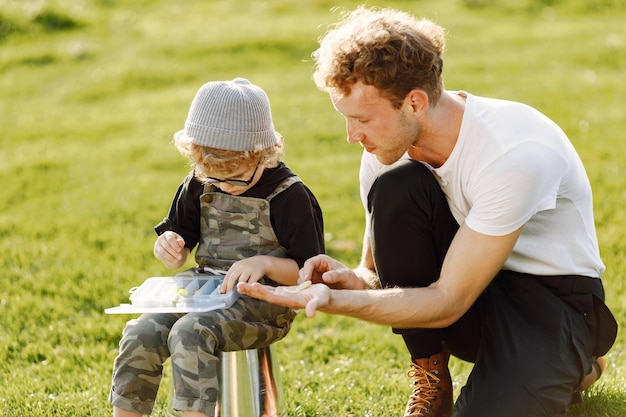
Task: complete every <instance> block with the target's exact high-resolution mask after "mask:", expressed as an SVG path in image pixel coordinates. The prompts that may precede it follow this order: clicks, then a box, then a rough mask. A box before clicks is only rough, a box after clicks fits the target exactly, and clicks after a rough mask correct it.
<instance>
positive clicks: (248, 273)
mask: <svg viewBox="0 0 626 417" xmlns="http://www.w3.org/2000/svg"><path fill="white" fill-rule="evenodd" d="M266 271H267V257H265V256H253V257H251V258H246V259H242V260H240V261H237V262H235V263H234V264H233V265H232V266H231V267H230V268H229V269H228V272H227V273H226V276H224V282H222V287H221V288H220V291H221V293H222V294H224V293H227V292H228V291H230V290H232V289H233V288H234V287H235V285H236V284H237V282H249V283H250V284H252V283H253V282H257V281H258V280H260V279H261V278H263V277H264V276H265V275H266Z"/></svg>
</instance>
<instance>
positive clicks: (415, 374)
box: [405, 363, 441, 417]
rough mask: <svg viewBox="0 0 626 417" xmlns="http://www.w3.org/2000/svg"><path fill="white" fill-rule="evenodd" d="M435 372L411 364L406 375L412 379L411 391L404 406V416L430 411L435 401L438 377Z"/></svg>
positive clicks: (412, 416) (425, 413)
mask: <svg viewBox="0 0 626 417" xmlns="http://www.w3.org/2000/svg"><path fill="white" fill-rule="evenodd" d="M436 373H438V372H437V371H435V372H429V371H427V370H426V369H424V368H422V367H421V366H419V365H416V364H414V363H413V364H411V369H409V371H408V372H407V376H408V377H409V378H412V379H413V392H412V393H411V396H410V397H409V402H408V404H407V406H406V411H405V417H421V416H424V415H427V414H428V413H429V412H430V408H431V407H432V406H433V403H435V402H436V401H437V395H438V391H439V387H438V384H439V381H441V378H439V377H438V376H437V375H436Z"/></svg>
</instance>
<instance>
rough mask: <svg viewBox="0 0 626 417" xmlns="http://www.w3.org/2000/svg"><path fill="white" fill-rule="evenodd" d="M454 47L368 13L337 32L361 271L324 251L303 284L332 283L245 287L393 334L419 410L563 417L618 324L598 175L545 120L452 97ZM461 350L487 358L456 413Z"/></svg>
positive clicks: (362, 11)
mask: <svg viewBox="0 0 626 417" xmlns="http://www.w3.org/2000/svg"><path fill="white" fill-rule="evenodd" d="M444 47H445V41H444V33H443V29H442V28H441V27H439V26H437V25H435V24H434V23H432V22H430V21H428V20H420V21H418V20H416V19H414V18H413V17H411V16H410V15H408V14H406V13H403V12H400V11H395V10H390V9H385V10H377V9H367V8H364V7H360V8H358V9H357V10H355V11H353V12H352V13H350V14H347V15H346V16H345V17H344V19H343V21H342V22H340V23H339V24H338V25H337V26H335V27H334V28H333V29H332V30H330V31H329V32H328V33H327V34H326V35H325V36H324V37H323V38H322V40H321V42H320V47H319V49H318V50H317V51H316V52H315V53H314V58H315V60H316V72H315V74H314V79H315V81H316V83H317V85H318V86H319V87H320V88H321V89H323V90H325V91H327V92H328V93H329V94H330V97H331V100H332V102H333V105H334V106H335V108H336V109H337V111H339V112H340V113H341V114H342V115H343V116H344V117H345V119H346V128H347V133H348V142H350V143H356V142H358V143H360V144H361V146H363V148H364V150H365V153H364V155H363V160H362V165H361V191H362V196H363V197H364V199H365V200H366V201H365V204H366V206H367V211H368V216H367V218H368V222H367V225H366V233H365V238H364V245H363V256H362V261H361V264H360V266H359V267H358V268H356V269H354V270H350V269H349V268H347V267H345V266H344V265H342V264H341V263H339V262H337V261H335V260H333V259H331V258H330V257H328V256H325V255H320V256H316V257H314V258H312V259H310V260H309V261H307V262H306V263H305V265H304V267H303V268H302V269H301V271H300V279H301V280H303V281H306V280H311V281H313V283H318V285H313V286H311V287H310V288H308V289H306V290H303V291H301V292H299V293H295V294H294V293H293V292H286V291H284V290H283V289H281V288H278V289H273V288H267V287H263V286H261V285H257V284H254V285H248V284H240V285H239V287H238V288H239V291H240V292H242V293H244V294H248V295H252V296H255V297H258V298H262V299H265V300H267V301H270V302H274V303H279V304H283V305H286V306H290V307H294V308H305V309H306V313H307V315H309V316H311V315H313V314H314V312H315V311H316V310H320V311H324V312H327V313H335V314H344V315H348V316H352V317H356V318H359V319H363V320H368V321H371V322H375V323H380V324H386V325H389V326H392V327H393V329H394V331H395V332H397V333H399V334H401V335H402V337H403V339H404V341H405V343H406V346H407V348H408V350H409V352H410V354H411V358H412V362H413V363H412V366H411V369H410V370H409V373H408V375H409V376H410V377H412V378H413V379H414V390H413V393H412V395H411V397H410V399H409V402H408V404H407V407H406V411H405V416H431V417H433V416H437V417H447V416H450V415H454V416H455V417H460V416H463V417H476V416H481V417H490V416H493V417H498V416H499V417H514V416H520V417H522V416H523V417H531V416H546V417H548V416H550V417H552V416H557V415H561V414H564V413H565V411H566V410H567V408H568V406H569V405H570V403H571V402H572V400H573V399H575V398H576V396H579V395H580V394H579V393H580V391H581V390H582V389H584V388H586V387H587V386H588V385H590V384H591V383H593V382H594V381H595V380H596V379H597V378H599V376H600V374H601V372H602V370H603V368H604V366H605V365H604V361H603V359H602V358H601V357H602V355H604V354H605V353H606V352H607V351H608V349H609V348H610V346H611V345H612V344H613V342H614V340H615V335H616V332H617V325H616V323H615V320H614V318H613V316H612V315H611V313H610V311H609V310H608V309H607V307H606V306H605V305H604V302H603V299H604V290H603V287H602V283H601V280H600V277H601V275H602V273H603V272H604V270H605V267H604V265H603V263H602V261H601V259H600V255H599V250H598V243H597V238H596V234H595V227H594V219H593V212H592V197H591V189H590V185H589V181H588V179H587V176H586V173H585V170H584V167H583V166H582V163H581V161H580V158H579V157H578V155H577V154H576V152H575V150H574V148H573V146H572V145H571V143H570V142H569V140H568V139H567V137H566V136H565V134H564V133H563V132H562V130H561V129H560V128H558V126H556V125H555V124H554V123H553V122H552V121H550V120H549V119H548V118H546V117H545V116H544V115H542V114H540V113H539V112H538V111H536V110H534V109H532V108H530V107H528V106H525V105H522V104H519V103H513V102H508V101H502V100H494V99H487V98H481V97H476V96H473V95H471V94H469V93H466V92H462V91H459V92H453V91H447V90H445V89H444V86H443V80H442V67H443V60H442V54H443V50H444ZM406 154H408V156H409V157H410V159H406V158H405V157H404V155H406ZM383 165H388V167H384V168H383V169H382V170H380V167H381V166H383ZM372 183H373V184H372ZM379 288H380V289H379ZM346 290H351V291H346ZM450 354H453V355H455V356H457V357H459V358H461V359H464V360H468V361H471V362H474V364H475V365H474V368H473V370H472V373H471V375H470V377H469V379H468V381H467V385H466V386H465V387H464V388H463V389H462V391H461V392H460V394H459V397H458V400H457V402H456V404H455V405H454V410H453V404H452V398H453V395H452V383H451V378H450V374H449V371H448V367H447V363H448V357H449V355H450ZM598 358H599V359H598Z"/></svg>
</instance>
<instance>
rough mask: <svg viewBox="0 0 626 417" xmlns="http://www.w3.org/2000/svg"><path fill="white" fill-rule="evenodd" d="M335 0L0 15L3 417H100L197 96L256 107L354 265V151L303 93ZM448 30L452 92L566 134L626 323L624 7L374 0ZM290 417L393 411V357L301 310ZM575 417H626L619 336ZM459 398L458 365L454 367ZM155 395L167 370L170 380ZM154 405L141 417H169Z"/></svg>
mask: <svg viewBox="0 0 626 417" xmlns="http://www.w3.org/2000/svg"><path fill="white" fill-rule="evenodd" d="M357 4H358V2H356V1H352V0H345V1H339V0H338V1H336V2H334V1H324V0H309V1H298V2H294V1H288V0H275V1H266V2H260V1H252V0H251V1H232V0H214V1H210V2H208V1H202V0H186V1H185V2H172V1H166V0H160V1H159V0H48V1H35V0H22V1H18V0H0V91H1V92H2V99H1V100H0V126H2V130H1V133H0V161H1V163H0V253H1V255H0V271H1V272H0V415H3V416H34V417H44V416H53V415H54V416H56V415H63V416H70V417H74V416H76V417H77V416H86V415H89V416H107V415H110V412H111V409H110V406H109V405H108V403H107V394H108V390H109V383H110V373H111V366H112V361H113V359H114V357H115V355H116V349H117V342H118V340H119V338H120V335H121V330H122V328H123V326H124V322H125V321H126V320H127V319H128V318H129V317H128V316H107V315H104V313H103V310H104V309H105V308H107V307H111V306H113V305H117V304H119V303H120V302H123V301H125V300H126V297H127V294H126V291H127V289H128V288H130V287H132V286H134V285H137V284H138V283H140V282H142V281H143V280H144V279H145V278H147V277H149V276H153V275H163V274H169V273H170V272H169V271H167V270H166V269H165V268H164V267H163V266H162V265H161V264H160V263H159V262H158V261H156V260H155V259H154V257H153V256H152V244H153V242H154V237H155V236H154V233H153V231H152V226H153V225H154V224H156V223H157V222H159V221H160V220H161V218H162V217H163V216H165V215H166V213H167V209H168V205H169V203H170V199H171V198H172V195H173V193H174V191H175V189H176V187H177V185H178V183H179V181H180V179H181V178H182V177H183V176H184V175H185V174H186V172H187V170H188V167H187V166H186V162H185V160H184V159H183V158H182V157H181V156H180V155H178V153H177V152H176V150H175V149H174V148H173V146H172V145H171V135H172V134H173V133H174V132H175V131H176V130H178V129H180V128H181V127H182V124H183V122H184V119H185V116H186V113H187V110H188V106H189V103H190V100H191V98H192V97H193V95H194V94H195V91H196V90H197V88H198V87H199V86H200V85H201V84H202V83H204V82H206V81H209V80H214V79H230V78H234V77H237V76H243V77H247V78H249V79H251V80H252V81H253V82H255V83H257V84H259V85H261V86H263V87H264V89H265V90H266V91H267V92H268V94H269V96H270V100H271V102H272V108H273V112H274V122H275V125H276V127H277V129H278V130H280V131H281V132H282V133H283V134H284V136H285V138H286V141H287V148H286V155H285V161H286V162H287V163H288V164H289V165H290V166H291V167H292V168H294V170H295V171H297V172H298V174H299V175H300V176H301V178H303V179H304V181H305V182H306V183H307V184H308V185H309V186H310V187H311V188H312V189H313V191H314V192H315V193H316V195H317V196H318V198H319V200H320V203H321V205H322V208H323V210H324V215H325V224H326V230H327V243H328V248H329V252H330V254H331V255H333V256H336V257H338V258H340V259H342V260H343V261H345V262H346V263H348V264H350V265H354V264H355V263H356V262H357V260H358V258H359V250H360V242H361V237H362V222H363V213H362V209H361V207H360V202H359V197H358V164H359V155H360V148H359V147H357V146H349V145H347V144H346V142H345V133H344V126H343V121H342V119H341V118H340V117H339V116H338V115H337V114H336V113H335V111H334V110H333V109H332V106H331V105H330V103H329V100H328V98H327V97H326V95H325V94H323V93H321V92H319V91H318V90H317V89H316V88H315V86H314V84H313V82H312V81H311V73H312V64H311V62H310V54H311V52H312V51H313V50H314V49H315V48H316V44H317V43H316V40H317V38H318V37H319V36H320V35H321V34H322V33H323V32H324V29H325V25H327V24H330V23H332V22H334V21H336V19H337V15H336V14H335V13H332V12H331V11H330V9H331V7H333V6H336V5H345V6H348V7H350V8H351V7H353V6H355V5H357ZM369 4H371V5H379V6H387V5H391V6H395V7H399V8H403V9H405V10H408V11H411V12H414V13H415V14H416V15H418V16H421V15H424V16H427V17H431V18H434V19H436V20H437V21H438V22H439V23H440V24H442V25H443V26H444V27H446V28H447V29H448V31H449V37H448V51H447V53H446V69H445V72H446V85H447V87H448V88H450V89H464V90H467V91H470V92H472V93H474V94H478V95H486V96H496V97H501V98H507V99H512V100H519V101H524V102H527V103H529V104H531V105H533V106H535V107H537V108H539V109H540V110H542V111H543V112H544V113H546V114H547V115H548V116H550V117H551V118H553V119H554V120H555V121H556V122H557V123H559V124H560V125H561V126H562V127H563V128H564V129H565V130H566V131H567V132H568V134H569V135H570V137H571V139H572V141H573V142H574V144H575V145H576V147H577V149H578V151H579V153H580V155H581V158H582V159H583V161H584V162H585V164H586V167H587V170H588V173H589V176H590V179H591V182H592V186H593V188H594V196H595V208H596V224H597V228H598V236H599V240H600V246H601V251H602V255H603V259H604V261H605V263H606V264H607V267H608V268H607V272H606V275H605V277H604V279H605V285H606V287H607V290H608V291H607V302H608V304H609V305H610V306H611V307H612V309H613V310H614V312H615V314H616V316H617V318H618V321H619V322H620V324H621V326H624V325H626V284H625V283H624V279H623V277H624V276H626V263H625V262H624V254H625V253H626V239H625V237H626V236H625V230H626V214H625V213H626V212H625V211H624V207H625V206H626V191H625V190H626V175H625V174H626V172H625V170H624V161H626V152H625V151H626V146H625V145H624V140H623V136H624V132H626V118H625V117H624V114H625V113H626V105H625V104H624V101H623V98H624V97H625V96H626V81H625V80H626V51H625V49H626V26H624V24H623V22H624V21H625V19H626V5H625V3H624V1H623V0H572V1H565V0H561V1H558V0H510V1H496V0H465V1H461V0H440V1H436V0H422V1H380V2H378V1H369ZM276 352H277V358H278V360H279V363H280V365H281V378H282V382H283V386H284V395H285V401H286V404H287V409H288V415H290V416H298V417H303V416H391V415H398V414H400V413H401V411H402V410H403V407H404V403H405V400H406V396H407V395H408V393H409V390H410V387H409V381H408V379H407V378H406V377H405V376H404V372H405V370H406V369H407V364H408V358H407V354H406V351H405V349H404V347H403V344H402V342H401V340H399V338H398V337H396V336H394V335H393V334H392V333H391V331H390V330H389V329H387V328H385V327H381V326H377V325H372V324H367V323H362V322H358V321H356V320H353V319H349V318H345V317H332V316H328V315H324V314H319V315H317V316H316V317H315V318H314V319H305V318H303V317H301V316H299V317H298V318H297V319H296V322H295V324H294V329H293V331H292V333H291V334H290V335H289V336H288V337H287V338H286V339H285V340H283V341H281V342H280V343H278V344H277V345H276ZM607 358H608V361H609V368H608V370H607V372H606V374H605V376H604V377H603V378H602V380H601V383H599V384H597V385H596V386H594V387H593V388H592V389H591V390H590V391H589V392H588V393H587V394H586V400H585V403H584V404H583V405H581V406H575V407H573V408H572V410H571V412H570V413H569V415H568V416H569V417H587V416H589V417H591V416H611V417H618V416H623V415H626V394H624V392H625V391H626V339H625V337H624V335H623V332H622V333H620V335H619V336H618V340H617V342H616V344H615V346H614V348H613V349H612V350H611V352H610V353H609V354H608V357H607ZM451 366H452V370H453V373H454V375H455V380H454V383H455V391H456V392H457V393H458V389H459V388H460V387H461V386H462V385H463V383H464V379H465V378H466V376H467V374H468V372H469V369H470V366H469V365H468V364H465V363H463V362H460V361H453V362H452V364H451ZM166 380H167V381H166V382H168V381H169V375H167V376H166ZM166 394H167V390H162V392H161V395H160V402H159V404H158V406H157V410H156V411H155V413H154V415H161V416H162V415H164V407H165V401H166Z"/></svg>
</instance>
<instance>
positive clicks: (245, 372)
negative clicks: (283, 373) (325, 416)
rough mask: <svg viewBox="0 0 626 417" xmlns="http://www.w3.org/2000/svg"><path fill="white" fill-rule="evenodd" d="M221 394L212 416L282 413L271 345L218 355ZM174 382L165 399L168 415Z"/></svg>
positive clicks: (173, 416)
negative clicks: (166, 400)
mask: <svg viewBox="0 0 626 417" xmlns="http://www.w3.org/2000/svg"><path fill="white" fill-rule="evenodd" d="M219 382H220V394H219V399H218V403H217V406H216V407H215V417H278V416H280V415H281V414H284V410H283V398H282V389H281V388H282V387H281V385H280V378H279V372H278V364H276V363H274V362H273V361H272V348H271V346H268V347H265V348H259V349H250V350H238V351H235V352H222V353H221V354H220V373H219ZM173 401H174V384H172V385H171V388H170V393H169V398H168V413H167V415H168V416H169V417H182V413H181V412H178V411H174V409H173V408H172V404H173Z"/></svg>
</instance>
